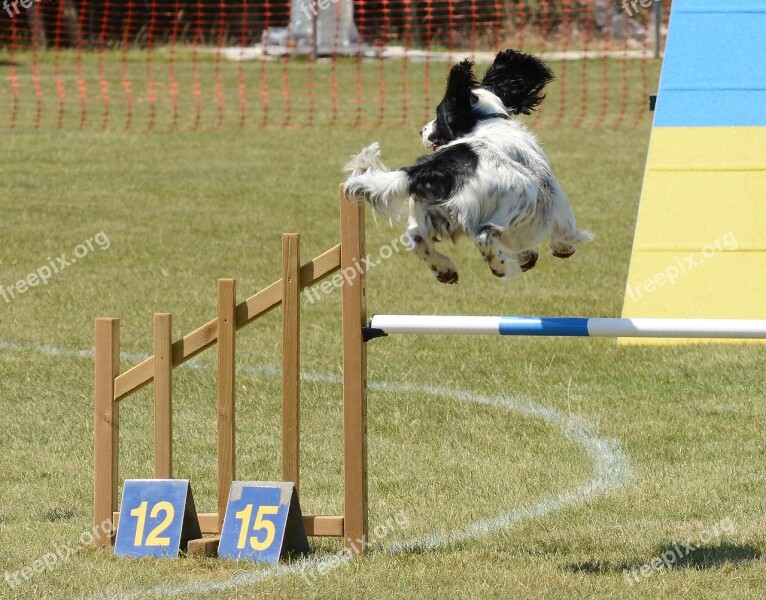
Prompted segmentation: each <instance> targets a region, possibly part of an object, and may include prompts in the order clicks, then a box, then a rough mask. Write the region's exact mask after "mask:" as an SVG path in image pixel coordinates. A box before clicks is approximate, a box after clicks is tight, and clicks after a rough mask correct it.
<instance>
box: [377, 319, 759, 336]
mask: <svg viewBox="0 0 766 600" xmlns="http://www.w3.org/2000/svg"><path fill="white" fill-rule="evenodd" d="M399 334H414V335H513V336H561V337H643V338H710V339H713V338H739V339H766V320H745V319H616V318H613V319H599V318H576V317H471V316H437V315H426V316H423V315H374V316H373V317H372V319H371V320H370V326H369V327H367V328H366V329H365V339H373V338H376V337H382V336H386V335H399Z"/></svg>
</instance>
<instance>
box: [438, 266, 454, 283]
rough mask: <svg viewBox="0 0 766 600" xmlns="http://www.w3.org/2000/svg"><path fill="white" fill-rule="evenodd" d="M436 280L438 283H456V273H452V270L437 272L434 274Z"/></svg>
mask: <svg viewBox="0 0 766 600" xmlns="http://www.w3.org/2000/svg"><path fill="white" fill-rule="evenodd" d="M436 279H438V280H439V282H440V283H448V284H451V283H457V280H458V275H457V271H454V270H452V269H448V270H446V271H438V272H437V273H436Z"/></svg>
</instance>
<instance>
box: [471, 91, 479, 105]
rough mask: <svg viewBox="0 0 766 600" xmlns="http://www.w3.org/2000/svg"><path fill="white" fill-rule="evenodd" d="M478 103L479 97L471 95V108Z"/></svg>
mask: <svg viewBox="0 0 766 600" xmlns="http://www.w3.org/2000/svg"><path fill="white" fill-rule="evenodd" d="M478 101H479V97H478V96H477V95H476V94H471V106H476V103H477V102H478Z"/></svg>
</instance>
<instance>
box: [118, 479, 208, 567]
mask: <svg viewBox="0 0 766 600" xmlns="http://www.w3.org/2000/svg"><path fill="white" fill-rule="evenodd" d="M200 537H202V534H201V533H200V527H199V520H198V518H197V511H196V509H195V508H194V499H193V498H192V494H191V487H190V485H189V480H188V479H128V480H127V481H125V487H124V488H123V492H122V506H121V507H120V521H119V523H118V527H117V540H116V542H115V545H114V553H115V554H116V555H117V556H133V557H137V556H158V557H163V556H166V557H167V556H178V553H179V551H180V550H186V544H187V542H188V541H189V540H190V539H195V538H200Z"/></svg>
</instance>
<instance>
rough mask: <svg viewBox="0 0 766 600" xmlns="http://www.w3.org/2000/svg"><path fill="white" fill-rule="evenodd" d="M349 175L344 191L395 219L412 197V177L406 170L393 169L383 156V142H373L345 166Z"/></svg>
mask: <svg viewBox="0 0 766 600" xmlns="http://www.w3.org/2000/svg"><path fill="white" fill-rule="evenodd" d="M344 171H345V172H346V173H348V175H349V177H348V179H346V185H345V187H344V193H345V194H346V198H348V199H349V200H354V199H359V200H365V201H367V202H368V203H369V204H370V206H372V208H373V209H374V210H376V211H377V212H379V213H381V214H383V215H385V216H386V217H387V218H388V219H390V220H392V221H397V220H399V219H400V218H401V217H402V213H403V211H404V207H405V204H406V202H407V199H408V198H409V191H408V189H409V179H408V177H407V174H406V173H405V172H404V171H389V170H388V167H386V165H384V164H383V163H382V162H381V160H380V144H378V143H377V142H375V143H373V144H370V145H369V146H367V148H365V149H364V150H362V151H361V152H360V153H359V154H357V155H356V156H353V157H352V158H351V160H350V161H349V162H348V164H346V166H345V167H344Z"/></svg>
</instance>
